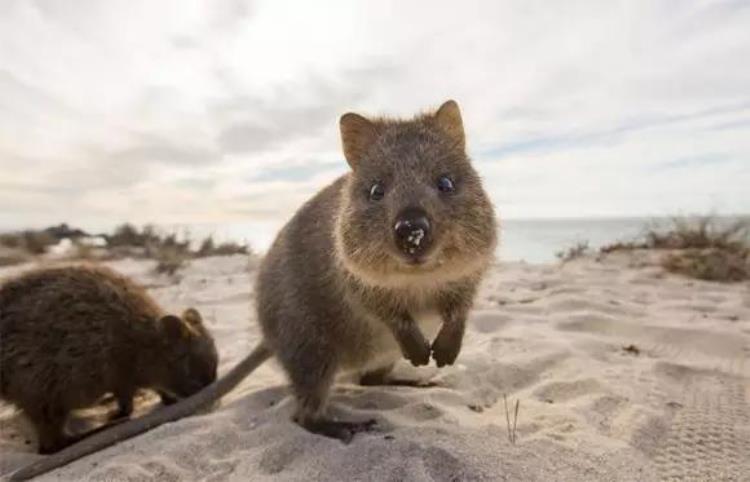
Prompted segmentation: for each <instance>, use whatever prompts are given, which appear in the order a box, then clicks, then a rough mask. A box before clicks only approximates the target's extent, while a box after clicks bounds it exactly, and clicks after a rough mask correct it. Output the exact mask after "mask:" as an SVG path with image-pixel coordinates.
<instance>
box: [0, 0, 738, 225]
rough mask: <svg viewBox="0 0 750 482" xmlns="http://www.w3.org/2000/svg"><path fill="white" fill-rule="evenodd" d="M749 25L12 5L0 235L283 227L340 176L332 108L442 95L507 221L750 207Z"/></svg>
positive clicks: (230, 7) (462, 11)
mask: <svg viewBox="0 0 750 482" xmlns="http://www.w3.org/2000/svg"><path fill="white" fill-rule="evenodd" d="M395 12H397V14H396V13H395ZM748 22H750V8H747V5H746V2H739V1H724V2H693V3H687V4H684V5H683V4H680V8H678V9H676V8H674V5H673V4H671V3H654V2H649V1H645V0H644V1H633V2H621V3H614V4H613V3H606V4H604V3H601V2H596V1H594V0H590V1H584V2H580V3H575V4H570V3H567V4H534V3H528V2H513V1H501V2H495V1H489V0H487V1H478V2H473V3H472V4H471V6H463V7H462V6H457V5H456V4H455V3H454V2H442V1H437V2H430V3H429V4H426V3H423V2H406V3H404V2H399V3H397V2H395V0H386V1H384V2H378V3H377V4H374V3H371V2H353V1H348V0H332V1H330V2H326V3H325V5H324V6H321V5H318V4H308V3H304V2H295V3H294V4H290V3H288V2H284V1H279V2H276V1H268V0H266V1H260V0H259V1H253V2H244V1H217V2H210V3H205V2H195V3H190V2H183V1H181V0H170V1H165V2H157V3H154V2H148V1H145V0H135V1H125V0H122V1H112V2H106V3H102V2H96V1H93V0H91V1H85V2H77V3H75V4H74V5H67V4H66V5H64V6H63V5H61V4H60V3H59V2H48V1H38V2H24V1H17V0H10V1H6V2H0V58H2V59H3V65H2V68H1V70H0V170H1V171H0V172H1V175H2V184H0V212H2V214H3V216H4V219H3V220H0V224H24V225H28V224H30V223H31V224H44V223H49V222H57V221H59V220H63V219H67V220H69V221H71V222H81V223H82V224H85V223H90V224H91V225H92V226H93V227H94V228H97V227H98V226H99V225H103V224H106V223H111V222H115V221H124V220H133V221H138V220H148V221H155V222H170V223H171V222H177V221H180V222H229V221H238V220H242V221H245V220H271V219H273V220H280V219H286V218H287V217H288V216H289V215H290V214H291V213H292V212H293V211H294V209H296V208H297V207H298V206H299V204H301V203H302V202H304V201H305V199H307V198H308V197H309V196H310V195H312V194H313V193H314V192H315V191H316V190H318V189H319V188H321V187H322V186H323V185H324V184H325V183H327V182H330V181H331V180H332V179H333V178H335V176H337V175H340V174H341V173H342V172H345V171H346V169H347V166H346V164H345V163H344V162H343V160H342V157H341V153H340V141H339V139H338V126H337V121H338V118H339V116H340V115H341V114H343V113H344V112H346V111H355V112H360V113H363V114H372V115H378V114H390V115H411V114H413V113H415V112H417V111H420V110H423V109H426V108H429V107H431V106H436V105H439V104H440V103H441V102H442V101H444V100H446V99H448V98H456V99H457V100H458V101H459V103H460V105H461V108H462V112H463V116H464V122H465V126H466V129H467V136H468V141H469V144H468V145H469V150H470V153H471V154H472V156H473V158H474V159H475V161H476V165H477V168H478V169H479V171H480V173H481V174H482V176H483V178H484V179H485V183H486V186H487V188H488V190H489V191H490V192H491V194H492V197H493V200H494V201H495V203H496V204H497V206H498V208H499V212H500V213H501V214H502V215H503V216H506V217H507V216H510V217H529V216H539V217H551V216H567V217H570V216H588V215H621V214H626V215H638V214H643V215H651V214H659V213H662V214H669V213H671V212H673V211H675V210H679V209H684V210H695V211H707V210H709V209H716V208H726V210H728V211H735V212H736V211H750V191H748V190H747V188H746V186H747V185H750V178H749V177H750V169H748V168H747V166H748V165H750V122H749V121H748V115H750V94H748V90H747V86H748V85H750V65H748V63H747V62H744V59H747V58H750V43H748V41H747V25H748ZM10 207H12V209H10ZM5 213H9V214H7V215H6V214H5ZM71 213H75V219H72V218H70V217H71V216H72V214H71ZM258 222H260V221H258ZM264 222H265V221H264Z"/></svg>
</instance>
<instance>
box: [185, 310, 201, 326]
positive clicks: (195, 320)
mask: <svg viewBox="0 0 750 482" xmlns="http://www.w3.org/2000/svg"><path fill="white" fill-rule="evenodd" d="M182 319H183V320H185V323H187V324H188V325H190V326H192V327H195V328H200V327H201V326H203V317H202V316H201V314H200V312H199V311H198V310H196V309H195V308H188V309H187V310H185V311H183V312H182Z"/></svg>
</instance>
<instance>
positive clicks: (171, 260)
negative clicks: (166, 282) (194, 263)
mask: <svg viewBox="0 0 750 482" xmlns="http://www.w3.org/2000/svg"><path fill="white" fill-rule="evenodd" d="M154 259H155V260H156V266H155V267H154V271H156V272H157V273H159V274H166V275H167V276H174V275H175V274H176V273H177V272H178V271H179V270H181V269H182V268H184V267H185V266H187V264H188V261H189V260H190V256H189V254H187V253H186V252H184V251H180V250H178V249H174V248H164V249H161V250H160V251H159V252H158V253H157V254H156V255H155V256H154Z"/></svg>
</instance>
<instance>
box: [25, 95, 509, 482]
mask: <svg viewBox="0 0 750 482" xmlns="http://www.w3.org/2000/svg"><path fill="white" fill-rule="evenodd" d="M340 128H341V138H342V143H343V150H344V156H345V157H346V160H347V162H348V163H349V166H350V167H351V171H350V172H349V173H347V174H345V175H343V176H342V177H340V178H339V179H337V180H336V181H334V182H333V183H332V184H331V185H329V186H328V187H326V188H324V189H323V190H322V191H320V192H319V193H318V194H317V195H315V196H314V197H313V198H312V199H311V200H310V201H308V202H307V203H306V204H305V205H304V206H302V207H301V208H300V209H299V211H298V212H297V213H296V214H295V215H294V217H293V218H292V219H291V220H290V221H289V222H288V223H287V225H286V226H285V227H284V228H283V229H282V230H281V232H280V233H279V235H278V236H277V238H276V240H275V242H274V243H273V246H272V247H271V249H270V250H269V252H268V254H267V255H266V256H265V258H264V260H263V262H262V265H261V267H260V271H259V276H258V283H257V284H256V287H257V314H258V320H259V322H260V325H261V327H262V331H263V340H262V341H261V342H260V344H259V345H258V346H257V347H256V348H255V349H254V350H253V351H252V353H251V354H250V355H249V356H248V357H246V358H245V359H244V360H242V361H241V362H240V364H239V365H238V366H237V367H235V368H234V369H233V370H232V371H231V372H230V373H229V374H227V375H226V376H224V377H222V378H221V379H220V380H219V381H218V382H216V383H215V384H213V385H211V386H210V387H208V388H207V389H205V390H203V391H201V392H200V393H199V394H196V395H195V396H193V397H190V398H188V399H186V400H183V401H180V402H178V403H177V404H175V405H172V406H170V407H165V408H164V409H162V410H160V411H158V412H154V413H152V414H149V415H146V416H145V417H143V418H141V419H137V420H133V421H130V422H127V423H124V424H121V425H118V426H115V427H113V428H111V429H110V430H108V431H106V432H104V433H101V434H97V435H95V436H94V437H92V438H90V439H87V440H84V441H83V442H82V443H81V444H77V445H76V446H73V447H70V449H69V450H68V451H65V452H66V453H65V454H63V453H60V454H56V455H55V456H53V457H57V456H58V455H59V456H60V457H58V458H56V459H53V460H48V461H42V462H41V463H39V464H37V465H36V466H33V467H30V468H29V470H26V471H23V472H22V473H21V475H22V476H31V475H34V474H38V473H41V472H43V471H45V470H49V469H51V468H54V467H55V466H58V465H61V464H64V463H67V462H69V461H71V460H74V459H75V458H77V457H80V456H83V455H85V454H87V453H91V452H93V451H96V450H99V449H101V448H103V447H105V446H108V445H111V444H113V443H115V442H116V441H118V440H121V439H124V438H127V437H130V436H133V435H135V434H138V433H141V432H143V431H145V430H147V429H148V428H151V427H153V426H156V425H158V424H161V423H165V422H167V421H171V420H176V419H178V418H180V417H183V416H186V415H189V414H190V413H192V412H193V411H195V410H196V409H198V408H200V407H204V406H207V405H209V404H210V403H213V402H214V401H215V400H216V399H217V398H219V397H221V396H222V395H223V394H225V393H226V392H228V391H229V390H231V389H232V388H233V387H234V386H236V385H237V383H239V382H240V381H241V380H242V379H243V378H244V377H246V376H247V375H248V374H249V373H251V372H252V371H253V370H254V369H255V368H257V367H258V366H259V365H260V364H261V363H263V362H264V361H265V360H266V359H268V358H269V357H271V356H274V355H275V356H276V358H277V359H278V361H279V362H280V363H281V365H282V367H283V368H284V370H285V371H286V373H287V375H288V378H289V381H290V383H291V387H292V390H293V393H294V395H295V397H296V402H297V403H296V405H297V408H296V413H295V414H294V420H296V422H297V423H299V424H300V425H301V426H302V427H304V428H306V429H307V430H309V431H311V432H315V433H320V434H323V435H326V436H330V437H335V438H338V439H341V440H343V441H348V440H349V439H351V437H352V436H353V435H354V434H356V433H357V432H360V431H362V430H366V429H367V428H368V427H369V426H370V425H371V422H362V421H359V422H357V421H334V420H332V419H331V418H329V417H327V416H326V410H325V409H326V399H327V397H328V394H329V392H330V390H331V386H332V384H333V382H334V377H335V375H336V374H337V373H339V372H342V371H348V372H354V373H358V374H359V375H360V376H361V381H362V382H363V383H365V384H374V383H387V375H388V372H389V371H390V369H391V367H392V366H393V364H394V363H395V362H396V361H397V360H398V359H399V358H401V357H402V356H404V357H406V358H407V359H409V360H410V361H411V363H412V364H414V365H427V364H428V363H429V361H430V357H432V358H434V359H435V361H436V362H437V365H438V366H444V365H448V364H452V363H453V362H454V361H455V359H456V357H457V356H458V353H459V351H460V349H461V341H462V338H463V334H464V326H465V322H466V318H467V313H468V311H469V309H470V307H471V305H472V302H473V299H474V295H475V292H476V289H477V285H478V284H479V281H480V278H481V277H482V275H483V273H484V271H485V269H486V268H487V267H488V266H489V264H490V260H491V259H492V257H493V252H494V249H495V244H496V223H495V215H494V212H493V208H492V205H491V203H490V201H489V199H488V197H487V195H486V193H485V191H484V189H483V188H482V184H481V182H480V178H479V176H478V175H477V173H476V171H475V170H474V169H473V167H472V165H471V162H470V161H469V158H468V156H467V154H466V150H465V140H464V129H463V124H462V120H461V114H460V111H459V108H458V105H457V104H456V103H455V102H454V101H448V102H446V103H445V104H443V105H442V106H441V107H440V108H439V109H438V110H437V111H436V112H434V113H431V114H424V115H419V116H417V117H415V118H413V119H411V120H392V119H380V118H378V119H366V118H364V117H362V116H360V115H357V114H351V113H349V114H345V115H344V116H342V117H341V120H340ZM434 318H438V319H439V320H440V321H442V326H441V327H440V329H439V331H438V333H437V336H436V338H435V339H434V341H433V342H432V343H430V342H429V341H428V338H427V337H426V336H425V334H424V333H423V330H422V328H428V327H427V326H425V325H426V323H425V322H429V321H430V319H434ZM431 334H432V333H429V335H431Z"/></svg>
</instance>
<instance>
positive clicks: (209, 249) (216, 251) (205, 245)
mask: <svg viewBox="0 0 750 482" xmlns="http://www.w3.org/2000/svg"><path fill="white" fill-rule="evenodd" d="M233 254H251V252H250V248H248V247H247V245H244V244H238V243H234V242H231V241H229V242H224V243H220V244H216V243H214V238H213V236H208V237H207V238H206V239H204V240H203V242H202V243H201V246H200V248H199V249H198V251H197V252H196V253H195V255H196V256H197V257H206V256H231V255H233Z"/></svg>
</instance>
